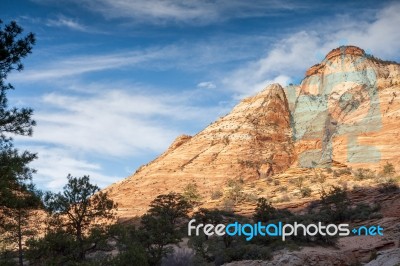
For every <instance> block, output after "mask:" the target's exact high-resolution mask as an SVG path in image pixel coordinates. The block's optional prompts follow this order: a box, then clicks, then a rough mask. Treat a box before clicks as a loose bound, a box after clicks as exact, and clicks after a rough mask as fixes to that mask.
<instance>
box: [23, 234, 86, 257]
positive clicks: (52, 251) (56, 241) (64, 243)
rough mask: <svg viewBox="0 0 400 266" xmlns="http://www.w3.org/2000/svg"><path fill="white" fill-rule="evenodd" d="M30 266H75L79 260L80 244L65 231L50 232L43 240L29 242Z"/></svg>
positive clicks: (28, 255)
mask: <svg viewBox="0 0 400 266" xmlns="http://www.w3.org/2000/svg"><path fill="white" fill-rule="evenodd" d="M28 247H29V249H28V250H27V254H26V256H27V258H28V260H29V262H30V265H73V264H74V262H75V261H77V260H78V257H79V251H78V243H77V242H76V240H75V239H74V237H73V236H72V235H71V234H69V233H67V232H65V231H63V230H59V231H50V232H48V233H46V235H45V237H43V238H41V239H31V240H29V241H28Z"/></svg>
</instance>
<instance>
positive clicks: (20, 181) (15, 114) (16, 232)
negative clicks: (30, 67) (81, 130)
mask: <svg viewBox="0 0 400 266" xmlns="http://www.w3.org/2000/svg"><path fill="white" fill-rule="evenodd" d="M21 34H22V28H21V27H20V26H18V25H17V23H16V22H14V21H13V22H11V23H9V24H7V25H3V22H2V21H1V20H0V233H1V235H2V236H3V237H2V238H0V242H3V241H4V240H6V241H7V240H12V241H13V242H14V243H18V249H19V265H22V264H23V258H22V255H23V252H22V251H23V245H22V240H23V237H24V235H25V233H28V231H26V230H24V228H23V226H24V225H25V223H26V220H27V217H28V215H29V210H30V209H32V208H35V207H37V206H38V203H37V200H36V199H34V198H35V193H34V189H32V186H28V185H26V184H25V182H26V181H29V180H30V179H31V177H32V174H33V173H34V172H35V171H34V170H33V169H30V168H29V167H28V164H29V163H30V162H31V161H32V160H34V159H35V158H36V155H35V154H32V153H29V152H27V151H25V152H22V153H20V152H18V150H17V149H15V148H14V147H13V143H12V138H11V137H10V135H22V136H30V135H32V128H33V126H34V125H35V121H34V120H32V118H31V117H32V113H33V111H32V109H30V108H21V109H18V108H15V107H14V108H11V107H9V104H8V99H7V92H8V91H9V90H12V89H14V87H13V86H12V85H11V84H9V83H6V79H7V76H8V74H9V73H10V72H11V71H12V70H17V71H21V70H22V69H23V64H22V62H21V60H22V59H23V58H24V57H26V56H27V55H28V54H29V53H31V50H32V46H33V44H34V43H35V37H34V35H33V34H32V33H29V34H28V35H26V36H25V37H21V36H20V35H21ZM1 263H3V262H1Z"/></svg>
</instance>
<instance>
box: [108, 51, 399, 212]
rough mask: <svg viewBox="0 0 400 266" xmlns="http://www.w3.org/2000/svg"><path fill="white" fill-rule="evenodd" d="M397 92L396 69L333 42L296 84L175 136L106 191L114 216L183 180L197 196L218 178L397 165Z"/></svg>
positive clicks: (217, 185) (138, 208)
mask: <svg viewBox="0 0 400 266" xmlns="http://www.w3.org/2000/svg"><path fill="white" fill-rule="evenodd" d="M399 94H400V65H398V64H395V63H390V62H384V61H381V60H378V59H376V58H374V57H372V56H369V55H367V54H366V53H365V52H364V51H363V50H362V49H360V48H358V47H354V46H347V47H340V48H337V49H334V50H333V51H331V52H330V53H329V54H328V55H327V56H326V57H325V59H324V60H323V62H321V63H320V64H318V65H315V66H313V67H311V68H310V69H309V70H307V72H306V77H305V78H304V79H303V81H302V82H301V84H300V85H296V86H288V87H286V88H285V89H283V88H282V87H281V86H280V85H279V84H272V85H270V86H268V87H267V88H265V89H264V90H263V91H261V92H260V93H258V94H257V95H255V96H253V97H249V98H247V99H244V100H243V101H241V102H240V103H239V104H238V105H237V106H236V107H235V108H234V109H233V110H232V112H231V113H230V114H228V115H226V116H225V117H222V118H220V119H219V120H217V121H215V122H214V123H212V124H211V125H209V126H208V127H207V128H205V129H204V130H203V131H201V132H199V133H198V134H197V135H195V136H193V137H191V136H186V135H183V136H180V137H178V138H177V139H176V140H175V141H174V142H173V143H172V144H171V146H170V147H169V148H168V150H167V151H166V152H165V153H164V154H162V155H161V156H160V157H158V158H157V159H155V160H154V161H152V162H151V163H149V164H147V165H145V166H142V167H141V168H139V169H138V170H137V171H136V172H135V173H134V174H133V175H132V176H130V177H128V178H126V179H125V180H122V181H121V182H119V183H116V184H113V185H111V186H110V187H108V188H107V189H106V190H107V191H108V192H109V194H110V195H111V197H112V198H113V199H114V200H115V201H117V202H118V203H119V210H118V212H119V213H118V214H119V216H120V217H121V218H129V217H133V216H137V215H141V214H143V213H145V212H146V210H147V206H148V205H149V203H150V201H151V200H152V199H154V198H155V197H156V196H157V195H159V194H163V193H168V192H170V191H176V192H182V191H183V189H184V187H185V186H186V185H188V184H189V183H191V184H193V183H194V184H196V185H197V187H198V189H199V192H200V193H201V194H202V195H203V196H204V199H205V201H206V200H207V199H210V195H211V194H212V192H213V191H215V190H216V189H221V188H222V187H223V186H224V184H225V183H226V181H227V179H239V178H241V179H242V180H244V181H245V182H253V183H254V184H253V185H254V186H256V185H257V182H255V181H256V180H260V179H264V178H265V177H270V176H274V178H278V177H279V176H280V175H279V174H281V173H285V171H286V172H287V173H288V174H289V172H290V175H293V173H300V174H301V175H305V174H306V175H307V174H308V172H307V171H311V170H307V169H310V168H314V167H333V166H335V165H336V166H337V165H341V166H343V167H344V166H346V165H348V166H353V167H368V168H371V167H372V168H373V167H376V168H377V167H381V166H382V164H384V163H386V162H388V161H389V162H391V163H393V164H394V165H395V166H397V165H400V159H399V158H400V157H399V153H400V142H399V141H397V139H398V138H399V134H400V127H399V126H398V121H399V116H400V95H399ZM288 168H291V169H302V170H290V169H289V170H290V171H289V172H288V171H287V170H288ZM398 170H400V169H398ZM304 171H305V172H304ZM310 173H311V172H310ZM294 175H295V174H294ZM336 182H337V181H336Z"/></svg>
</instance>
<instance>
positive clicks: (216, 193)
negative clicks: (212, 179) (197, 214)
mask: <svg viewBox="0 0 400 266" xmlns="http://www.w3.org/2000/svg"><path fill="white" fill-rule="evenodd" d="M222 195H223V193H222V192H221V190H213V191H212V192H211V199H212V200H217V199H220V198H221V197H222Z"/></svg>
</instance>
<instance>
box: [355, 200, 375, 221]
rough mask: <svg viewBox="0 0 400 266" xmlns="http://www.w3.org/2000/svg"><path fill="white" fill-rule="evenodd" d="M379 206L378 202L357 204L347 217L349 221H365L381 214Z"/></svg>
mask: <svg viewBox="0 0 400 266" xmlns="http://www.w3.org/2000/svg"><path fill="white" fill-rule="evenodd" d="M380 208H381V206H380V205H379V204H375V205H371V206H370V205H368V204H365V203H360V204H357V206H356V207H354V208H352V211H351V212H350V217H349V219H350V220H351V221H354V220H361V221H365V220H369V219H374V218H379V217H380V216H381V214H380V213H379V210H380Z"/></svg>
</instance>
